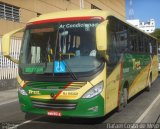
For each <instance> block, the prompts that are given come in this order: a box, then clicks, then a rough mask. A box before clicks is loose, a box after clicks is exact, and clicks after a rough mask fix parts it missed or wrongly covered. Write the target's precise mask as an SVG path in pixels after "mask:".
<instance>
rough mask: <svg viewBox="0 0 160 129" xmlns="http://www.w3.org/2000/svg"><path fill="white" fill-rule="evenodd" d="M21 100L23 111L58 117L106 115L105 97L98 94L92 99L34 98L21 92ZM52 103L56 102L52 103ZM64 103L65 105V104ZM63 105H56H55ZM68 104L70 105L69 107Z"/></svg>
mask: <svg viewBox="0 0 160 129" xmlns="http://www.w3.org/2000/svg"><path fill="white" fill-rule="evenodd" d="M18 96H19V102H20V105H21V109H22V111H23V112H28V113H34V114H41V115H48V116H57V117H85V118H96V117H102V116H104V114H105V112H104V99H103V97H102V96H101V95H97V96H95V97H93V98H90V99H83V98H80V99H78V100H72V101H71V100H63V101H57V100H49V101H44V100H32V99H30V98H29V96H23V95H21V94H20V93H19V94H18ZM52 103H54V104H53V105H52ZM63 104H64V105H63ZM55 105H56V106H57V105H59V106H61V107H59V108H58V107H56V108H55V107H54V106H55ZM67 106H68V107H67Z"/></svg>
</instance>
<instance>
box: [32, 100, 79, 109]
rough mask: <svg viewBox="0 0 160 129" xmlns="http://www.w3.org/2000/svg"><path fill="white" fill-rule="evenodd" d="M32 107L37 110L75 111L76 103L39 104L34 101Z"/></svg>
mask: <svg viewBox="0 0 160 129" xmlns="http://www.w3.org/2000/svg"><path fill="white" fill-rule="evenodd" d="M32 105H33V107H35V108H43V109H49V110H74V109H75V108H76V105H77V104H76V103H64V102H39V101H32Z"/></svg>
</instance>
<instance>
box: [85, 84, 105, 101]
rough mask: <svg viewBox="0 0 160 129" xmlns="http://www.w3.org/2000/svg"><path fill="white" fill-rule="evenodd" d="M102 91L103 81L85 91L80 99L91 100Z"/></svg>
mask: <svg viewBox="0 0 160 129" xmlns="http://www.w3.org/2000/svg"><path fill="white" fill-rule="evenodd" d="M102 90H103V81H102V82H100V83H98V84H97V85H95V86H94V87H93V88H91V89H90V90H89V91H87V92H86V93H85V94H84V95H83V97H82V98H92V97H94V96H96V95H98V94H100V93H101V92H102Z"/></svg>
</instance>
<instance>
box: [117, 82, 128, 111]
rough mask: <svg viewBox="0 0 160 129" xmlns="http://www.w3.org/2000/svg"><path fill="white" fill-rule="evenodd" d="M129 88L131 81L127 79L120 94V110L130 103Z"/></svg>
mask: <svg viewBox="0 0 160 129" xmlns="http://www.w3.org/2000/svg"><path fill="white" fill-rule="evenodd" d="M128 88H129V83H128V81H125V83H124V85H123V87H122V90H121V93H120V96H119V102H118V111H121V110H122V109H123V108H125V107H126V106H127V103H128Z"/></svg>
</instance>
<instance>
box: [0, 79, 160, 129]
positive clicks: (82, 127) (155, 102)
mask: <svg viewBox="0 0 160 129" xmlns="http://www.w3.org/2000/svg"><path fill="white" fill-rule="evenodd" d="M159 117H160V77H159V78H158V79H157V80H156V81H155V82H154V83H153V86H152V88H151V91H150V92H146V91H142V92H141V93H140V94H138V95H136V96H135V97H134V98H133V99H132V100H130V102H129V103H128V105H127V107H126V108H125V109H124V110H122V111H121V112H116V111H113V112H111V113H110V114H108V115H106V116H105V117H103V118H100V119H80V118H66V119H58V118H52V117H47V116H37V115H35V116H34V115H32V116H31V115H30V116H29V119H28V120H25V114H24V113H23V112H21V110H20V107H19V103H18V101H14V102H10V103H7V104H2V105H0V123H1V128H2V129H9V128H10V129H13V128H14V129H16V128H17V129H109V128H128V129H134V128H136V129H140V128H144V129H147V128H150V129H155V128H158V129H159V128H160V118H159ZM115 123H117V124H115ZM122 123H125V124H122ZM134 123H139V124H134ZM155 123H158V124H155ZM154 124H155V125H154ZM153 125H154V127H153Z"/></svg>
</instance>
